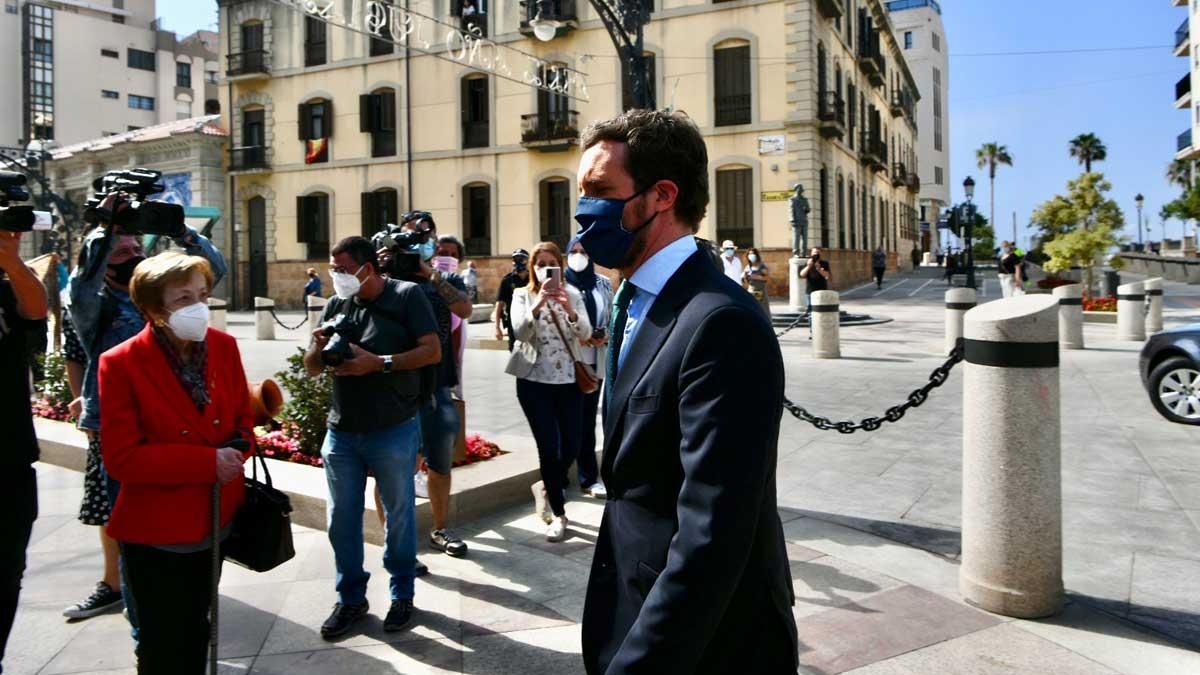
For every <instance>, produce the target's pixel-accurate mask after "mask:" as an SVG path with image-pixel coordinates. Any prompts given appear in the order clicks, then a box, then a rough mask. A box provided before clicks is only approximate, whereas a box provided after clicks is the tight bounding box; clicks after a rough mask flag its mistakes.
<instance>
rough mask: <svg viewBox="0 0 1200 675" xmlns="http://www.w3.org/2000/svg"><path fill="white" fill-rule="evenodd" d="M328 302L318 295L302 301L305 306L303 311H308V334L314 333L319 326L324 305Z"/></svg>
mask: <svg viewBox="0 0 1200 675" xmlns="http://www.w3.org/2000/svg"><path fill="white" fill-rule="evenodd" d="M328 302H329V300H328V299H326V298H322V297H321V296H319V295H310V296H308V298H307V299H306V300H305V301H304V304H305V305H306V307H305V309H307V310H308V329H309V332H310V333H311V332H312V331H315V330H316V329H317V326H319V325H321V314H323V313H324V312H325V305H326V303H328Z"/></svg>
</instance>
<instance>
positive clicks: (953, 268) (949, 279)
mask: <svg viewBox="0 0 1200 675" xmlns="http://www.w3.org/2000/svg"><path fill="white" fill-rule="evenodd" d="M955 274H958V256H956V255H954V251H952V250H951V251H947V252H946V273H945V274H944V275H943V278H944V279H945V280H946V285H947V286H949V285H951V284H953V283H954V275H955Z"/></svg>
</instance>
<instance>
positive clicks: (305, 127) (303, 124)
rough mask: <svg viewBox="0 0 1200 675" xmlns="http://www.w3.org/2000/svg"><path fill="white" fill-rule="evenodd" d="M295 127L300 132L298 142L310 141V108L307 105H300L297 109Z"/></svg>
mask: <svg viewBox="0 0 1200 675" xmlns="http://www.w3.org/2000/svg"><path fill="white" fill-rule="evenodd" d="M296 126H297V127H298V129H299V131H300V140H302V141H307V140H310V139H312V106H311V105H309V104H308V103H301V104H300V105H299V106H298V107H297V112H296Z"/></svg>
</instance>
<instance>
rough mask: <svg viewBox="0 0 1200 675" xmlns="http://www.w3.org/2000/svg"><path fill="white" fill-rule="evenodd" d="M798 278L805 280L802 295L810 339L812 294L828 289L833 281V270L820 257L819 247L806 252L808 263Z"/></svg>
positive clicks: (809, 337) (826, 261)
mask: <svg viewBox="0 0 1200 675" xmlns="http://www.w3.org/2000/svg"><path fill="white" fill-rule="evenodd" d="M800 278H801V279H804V280H805V286H804V297H805V298H806V299H807V300H806V302H805V303H804V304H805V310H804V311H805V313H806V314H808V318H809V319H808V339H810V340H811V339H812V324H813V322H812V294H813V293H816V292H817V291H827V290H829V284H831V283H833V271H832V270H831V269H830V267H829V261H828V260H824V259H822V258H821V249H820V248H818V247H816V246H814V247H812V250H810V251H809V252H808V264H806V265H805V266H804V267H803V268H801V270H800Z"/></svg>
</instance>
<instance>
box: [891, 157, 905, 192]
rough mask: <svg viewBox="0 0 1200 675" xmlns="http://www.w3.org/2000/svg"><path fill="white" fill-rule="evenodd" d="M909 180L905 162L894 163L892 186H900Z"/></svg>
mask: <svg viewBox="0 0 1200 675" xmlns="http://www.w3.org/2000/svg"><path fill="white" fill-rule="evenodd" d="M907 182H908V169H906V168H904V162H896V163H895V164H892V187H900V186H902V185H904V184H905V183H907Z"/></svg>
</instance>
